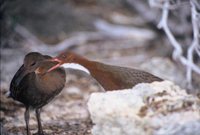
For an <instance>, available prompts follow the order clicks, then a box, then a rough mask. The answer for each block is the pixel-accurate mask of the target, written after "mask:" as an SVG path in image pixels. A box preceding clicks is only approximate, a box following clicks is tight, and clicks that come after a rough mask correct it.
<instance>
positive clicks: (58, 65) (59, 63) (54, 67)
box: [47, 58, 62, 72]
mask: <svg viewBox="0 0 200 135" xmlns="http://www.w3.org/2000/svg"><path fill="white" fill-rule="evenodd" d="M48 61H52V62H58V64H56V65H55V66H53V67H51V68H50V69H49V70H48V71H47V72H51V71H52V70H54V69H56V68H58V67H60V66H61V65H62V61H61V60H59V59H58V58H52V59H49V60H48Z"/></svg>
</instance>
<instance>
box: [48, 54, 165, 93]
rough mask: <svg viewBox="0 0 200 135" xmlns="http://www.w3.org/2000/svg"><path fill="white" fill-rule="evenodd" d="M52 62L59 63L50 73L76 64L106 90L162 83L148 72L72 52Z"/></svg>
mask: <svg viewBox="0 0 200 135" xmlns="http://www.w3.org/2000/svg"><path fill="white" fill-rule="evenodd" d="M52 61H57V62H59V63H58V64H57V65H56V66H54V67H52V68H51V69H50V70H49V71H52V70H53V69H56V68H57V67H59V66H61V65H63V64H66V63H76V64H79V65H82V66H83V67H85V68H86V69H87V70H89V72H90V74H91V76H92V77H93V78H94V79H96V80H97V82H99V84H100V85H101V86H102V87H103V88H104V89H105V90H121V89H128V88H132V87H133V86H135V85H136V84H138V83H151V82H154V81H162V79H160V78H159V77H156V76H154V75H152V74H150V73H148V72H144V71H141V70H137V69H132V68H127V67H119V66H113V65H107V64H103V63H100V62H96V61H90V60H88V59H86V58H83V57H81V56H79V55H77V54H75V53H72V52H64V53H62V54H60V55H58V56H57V57H55V58H53V59H52Z"/></svg>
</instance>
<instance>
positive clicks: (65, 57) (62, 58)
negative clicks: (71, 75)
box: [48, 51, 75, 72]
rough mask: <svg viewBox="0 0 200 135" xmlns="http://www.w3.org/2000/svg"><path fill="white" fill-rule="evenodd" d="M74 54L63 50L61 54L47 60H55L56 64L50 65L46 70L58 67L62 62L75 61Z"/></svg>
mask: <svg viewBox="0 0 200 135" xmlns="http://www.w3.org/2000/svg"><path fill="white" fill-rule="evenodd" d="M74 56H75V54H74V53H72V52H69V51H67V52H63V53H61V54H59V55H58V56H56V57H54V58H52V59H50V60H48V61H52V62H57V64H56V65H55V66H53V67H51V68H50V69H49V70H48V72H50V71H52V70H54V69H56V68H58V67H60V66H61V65H62V64H64V63H72V62H74V61H75V57H74Z"/></svg>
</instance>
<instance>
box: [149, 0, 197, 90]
mask: <svg viewBox="0 0 200 135" xmlns="http://www.w3.org/2000/svg"><path fill="white" fill-rule="evenodd" d="M149 1H150V2H149V3H151V5H153V6H154V7H160V6H161V4H162V6H161V7H162V18H161V20H160V22H159V24H158V28H159V29H163V30H164V31H165V33H166V35H167V37H168V39H169V40H170V42H171V44H172V46H173V47H174V51H173V58H174V59H175V60H179V61H180V62H181V63H182V64H183V65H185V66H186V68H187V75H186V76H187V82H188V84H189V87H191V86H192V85H191V82H192V71H194V72H196V73H198V74H200V67H198V66H197V65H196V64H195V63H194V61H193V55H194V51H196V52H197V54H198V55H199V48H200V44H199V38H200V37H199V36H200V35H199V31H200V30H199V29H200V28H199V27H200V26H198V24H199V19H198V17H200V13H198V12H197V9H196V5H197V4H196V3H197V1H196V0H190V4H191V16H192V26H193V42H192V44H191V45H190V47H189V48H188V50H187V57H184V56H183V53H182V52H183V51H182V46H183V45H181V44H180V43H179V42H178V41H177V40H176V38H175V37H174V35H173V34H172V32H171V30H170V29H169V27H168V23H167V21H168V17H169V10H170V7H171V5H170V0H165V1H162V2H161V0H157V1H155V0H149ZM156 2H157V4H156ZM152 3H153V4H152ZM156 5H158V6H156ZM199 57H200V55H199Z"/></svg>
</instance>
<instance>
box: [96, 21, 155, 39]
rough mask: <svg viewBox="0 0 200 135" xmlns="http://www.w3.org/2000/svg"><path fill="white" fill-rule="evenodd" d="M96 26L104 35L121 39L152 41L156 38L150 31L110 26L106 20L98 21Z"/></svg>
mask: <svg viewBox="0 0 200 135" xmlns="http://www.w3.org/2000/svg"><path fill="white" fill-rule="evenodd" d="M95 26H96V28H97V29H98V30H99V31H101V32H102V33H103V34H104V35H107V36H111V37H116V38H121V39H122V38H134V39H138V40H152V39H154V38H155V36H156V35H155V33H154V32H153V31H151V30H148V29H143V28H136V27H128V26H122V25H115V24H110V23H108V22H106V21H105V20H97V21H96V22H95Z"/></svg>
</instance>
